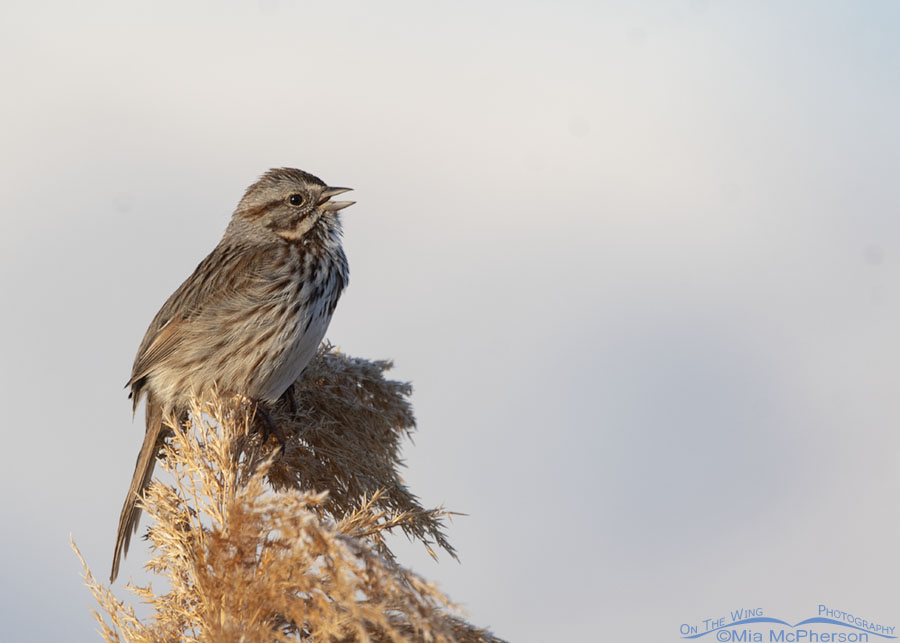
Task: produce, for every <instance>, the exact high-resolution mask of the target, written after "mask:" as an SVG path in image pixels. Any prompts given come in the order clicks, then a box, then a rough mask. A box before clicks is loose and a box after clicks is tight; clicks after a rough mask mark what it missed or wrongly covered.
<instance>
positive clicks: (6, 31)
mask: <svg viewBox="0 0 900 643" xmlns="http://www.w3.org/2000/svg"><path fill="white" fill-rule="evenodd" d="M898 32H900V8H898V5H897V4H896V3H893V2H867V3H851V2H792V3H775V2H768V3H761V2H753V3H750V2H744V3H739V2H734V1H731V2H713V1H710V2H701V1H684V2H675V1H673V2H667V3H664V2H639V3H633V2H609V3H586V2H529V3H489V4H485V3H475V2H456V3H416V2H406V3H399V2H380V3H362V2H357V3H327V4H326V3H310V5H309V6H307V5H305V4H303V3H293V2H286V1H275V0H268V1H263V2H258V3H252V2H251V3H222V2H202V3H201V2H196V3H175V2H166V1H163V2H155V3H142V4H131V3H123V2H109V3H102V2H93V1H87V2H81V3H77V4H76V3H62V2H57V3H31V2H28V3H26V2H6V3H4V5H3V7H2V8H0V78H2V79H3V94H4V97H5V100H3V101H2V102H0V149H2V152H0V172H2V174H3V176H4V177H5V180H4V181H2V182H0V211H2V212H3V214H2V215H0V267H2V270H0V288H2V292H3V293H4V294H5V295H6V302H7V306H6V308H5V311H6V314H5V315H4V316H3V320H2V322H0V324H2V326H0V328H2V330H3V331H4V332H3V333H2V337H4V338H5V339H4V341H3V355H4V363H5V367H3V368H2V369H0V402H2V403H3V407H4V413H5V415H6V417H7V430H6V433H7V439H6V458H5V461H6V465H5V466H4V467H3V468H2V469H0V489H2V490H3V491H2V493H3V506H4V511H5V514H6V518H5V519H4V520H3V525H4V526H3V527H2V529H0V568H2V569H3V570H4V574H3V577H4V581H3V582H2V583H0V604H3V605H4V606H5V609H4V614H5V619H4V632H5V634H6V635H7V636H8V637H9V638H10V639H11V640H13V639H15V640H23V639H32V640H71V641H91V640H97V637H96V635H95V634H94V633H93V631H94V624H93V621H92V619H91V616H90V614H89V611H88V608H87V605H88V604H89V603H90V597H89V595H88V593H87V591H86V590H85V589H84V588H83V587H82V586H81V584H80V579H79V576H78V574H79V567H78V564H77V561H76V559H75V558H74V556H73V555H72V554H71V552H70V551H69V549H68V544H67V541H68V534H69V533H72V534H73V535H74V537H75V539H76V540H77V542H78V543H79V545H80V547H81V549H82V551H83V553H84V554H85V556H86V557H87V559H88V561H89V562H90V563H91V565H92V566H93V567H94V569H95V571H97V572H98V573H100V574H101V575H102V574H105V572H106V570H107V569H108V565H109V561H110V555H111V552H112V545H113V541H114V529H115V525H116V519H117V517H118V511H119V508H120V504H121V500H122V495H123V494H124V492H125V488H126V485H127V483H128V481H129V477H130V475H131V469H132V465H133V462H134V457H135V454H136V453H137V449H138V447H139V444H140V440H141V431H142V423H141V422H140V421H137V422H135V423H132V420H131V413H130V404H129V402H128V401H127V399H126V396H125V392H124V391H123V389H122V386H123V384H124V382H125V380H126V379H127V375H128V373H129V370H130V366H131V361H132V359H133V357H134V352H135V350H136V348H137V344H138V342H139V341H140V338H141V337H142V335H143V332H144V330H145V328H146V326H147V323H148V322H149V320H150V319H151V317H152V316H153V314H154V313H155V312H156V310H157V309H158V307H159V306H160V305H161V303H162V302H163V301H164V300H165V298H166V297H167V296H168V294H169V293H170V292H171V291H172V290H173V289H174V288H175V287H176V286H177V285H178V284H179V283H180V282H181V280H183V279H184V278H185V277H186V276H187V275H188V274H189V273H190V271H191V270H192V269H193V267H194V266H195V265H196V264H197V263H198V262H199V260H200V259H202V258H203V256H204V255H205V254H206V253H207V252H208V251H209V250H210V249H211V248H212V247H213V246H214V244H215V243H216V241H217V240H218V238H219V237H220V235H221V234H222V231H223V230H224V228H225V225H226V222H227V219H228V216H229V215H230V212H231V210H232V209H233V207H234V205H235V204H236V202H237V200H238V198H239V197H240V195H241V193H242V191H243V189H244V188H245V187H246V186H247V185H248V184H249V183H251V182H252V181H253V180H254V179H255V178H256V176H258V175H259V174H260V173H262V172H263V171H265V170H266V169H268V168H269V167H276V166H282V165H289V166H295V167H300V168H302V169H305V170H307V171H310V172H312V173H314V174H316V175H318V176H320V177H321V178H323V179H324V180H325V181H328V182H331V183H334V184H338V185H348V186H352V187H354V188H355V189H356V191H355V193H354V195H355V198H356V200H357V201H358V205H356V206H354V207H353V208H352V209H350V210H348V211H347V214H346V217H345V222H346V225H345V230H346V235H345V236H346V248H347V253H348V255H349V259H350V266H351V284H350V288H349V290H348V291H347V293H346V295H345V297H344V299H343V300H342V302H341V305H340V307H339V309H338V311H337V314H336V316H335V319H334V322H333V324H332V327H331V330H330V332H329V337H330V339H331V340H332V341H333V342H335V343H336V344H338V345H339V346H340V347H341V348H343V349H344V350H345V351H347V352H349V353H351V354H354V355H361V356H365V357H371V358H393V359H394V360H395V362H396V365H397V369H396V376H397V377H400V378H403V379H409V380H412V381H413V383H414V385H415V395H414V398H413V402H414V405H415V408H416V411H417V415H418V418H419V422H420V430H419V432H418V433H417V435H416V438H415V440H416V444H415V446H414V447H410V448H408V449H407V450H406V457H407V461H408V464H409V471H408V482H409V483H410V485H411V487H412V488H413V489H414V490H415V491H416V492H418V494H419V495H420V496H421V498H422V499H423V501H424V502H425V503H426V504H438V503H442V502H443V503H446V505H447V506H448V507H450V508H452V509H454V510H457V511H461V512H464V513H467V514H469V515H468V516H467V517H461V518H458V519H456V520H455V521H454V523H453V524H452V526H451V528H450V537H451V540H452V542H454V544H455V545H456V546H457V548H458V549H459V552H460V556H461V560H462V563H461V564H456V563H454V562H453V561H451V560H442V561H441V562H440V563H439V564H435V563H432V562H430V561H429V559H428V558H427V556H425V555H424V554H423V553H422V552H421V551H420V550H419V549H417V548H410V547H408V546H407V545H405V544H404V543H403V542H402V541H400V540H398V548H399V550H400V551H401V557H402V558H403V559H404V561H405V562H407V563H408V564H409V565H410V566H412V567H413V568H414V569H416V570H418V571H419V572H420V573H422V574H423V575H424V576H426V577H427V578H429V579H432V580H435V581H438V582H439V583H440V584H441V586H442V587H443V588H444V589H445V590H446V591H447V592H448V593H449V594H450V595H451V597H452V598H454V599H455V600H457V601H459V602H461V603H463V604H464V605H466V606H467V608H468V610H469V613H470V616H471V619H472V620H473V621H474V622H475V623H478V624H482V625H488V626H491V627H493V628H494V629H495V631H496V633H497V634H498V635H500V636H503V637H504V638H508V639H510V640H511V641H516V642H525V641H546V642H555V641H561V640H617V641H641V642H643V641H648V642H649V641H653V642H658V641H667V640H676V638H677V637H678V636H679V632H678V627H679V625H680V624H681V623H683V622H697V621H700V620H702V619H703V618H709V617H712V616H716V615H719V614H724V613H727V612H728V611H729V610H731V609H735V608H737V607H746V606H751V605H752V606H762V607H763V608H764V609H765V610H766V612H767V614H769V615H773V616H775V617H777V618H783V619H785V620H788V621H792V622H796V621H799V620H801V619H803V618H808V617H810V616H813V615H814V610H815V607H816V605H818V604H819V603H823V602H824V603H829V604H833V605H836V606H840V607H841V608H843V609H847V610H855V611H857V612H860V613H864V614H865V615H866V616H868V618H870V619H876V620H881V621H884V622H888V623H890V624H896V625H900V610H898V608H897V605H898V604H900V601H898V599H900V595H898V591H897V589H896V581H895V579H896V578H897V576H898V574H900V554H898V547H897V543H898V541H900V519H898V510H897V508H896V507H897V505H898V492H900V472H898V471H897V467H896V462H897V454H898V452H900V438H898V433H897V430H896V427H897V424H898V419H900V395H898V394H897V382H898V381H900V377H898V376H900V372H898V370H900V369H898V364H900V341H898V328H900V298H898V288H897V284H898V279H900V262H898V258H900V253H898V250H900V246H898V238H900V216H898V215H900V181H897V179H896V172H897V167H898V164H900V124H898V117H897V114H900V44H898V39H897V37H896V34H897V33H898ZM145 559H146V552H145V551H143V550H142V549H141V547H140V546H137V547H135V548H133V550H132V552H131V555H130V556H129V557H128V559H127V560H126V562H125V565H124V567H123V572H122V577H123V578H124V579H127V578H128V576H130V575H134V576H135V578H143V576H142V572H141V571H140V568H141V564H142V562H143V560H145ZM123 584H124V583H121V584H117V586H116V587H117V588H119V589H121V587H122V585H123ZM567 637H568V639H567Z"/></svg>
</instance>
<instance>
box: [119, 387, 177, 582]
mask: <svg viewBox="0 0 900 643" xmlns="http://www.w3.org/2000/svg"><path fill="white" fill-rule="evenodd" d="M146 414H147V431H146V433H145V434H144V444H143V445H141V451H140V453H138V457H137V462H136V463H135V465H134V476H133V477H132V478H131V487H130V488H129V489H128V495H127V496H125V504H124V505H122V514H121V515H120V516H119V533H118V534H117V535H116V550H115V553H114V554H113V563H112V571H111V572H110V574H109V582H111V583H112V582H114V581H115V580H116V576H118V575H119V563H120V562H121V560H122V556H123V555H125V554H127V553H128V544H129V543H130V542H131V535H132V534H133V533H135V532H136V531H137V529H138V521H139V520H140V518H141V508H140V507H139V506H138V505H137V502H138V500H139V499H140V498H141V497H142V496H143V494H144V490H145V489H146V488H147V485H149V484H150V478H151V477H152V476H153V467H154V466H155V465H156V456H157V454H158V453H159V447H160V446H161V444H162V441H163V439H164V438H165V434H164V433H163V409H162V407H161V406H160V405H159V404H156V403H154V401H153V396H152V395H151V394H148V395H147V409H146Z"/></svg>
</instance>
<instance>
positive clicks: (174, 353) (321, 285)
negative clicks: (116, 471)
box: [110, 168, 354, 581]
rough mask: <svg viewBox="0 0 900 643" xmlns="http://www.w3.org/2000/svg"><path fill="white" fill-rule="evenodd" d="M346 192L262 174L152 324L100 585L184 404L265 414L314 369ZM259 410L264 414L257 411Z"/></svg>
mask: <svg viewBox="0 0 900 643" xmlns="http://www.w3.org/2000/svg"><path fill="white" fill-rule="evenodd" d="M347 191H349V188H334V187H328V186H326V185H325V184H324V183H323V182H322V181H320V180H319V179H318V178H316V177H314V176H312V175H311V174H307V173H306V172H302V171H300V170H295V169H290V168H281V169H273V170H269V171H268V172H267V173H266V174H265V175H263V176H262V178H260V179H259V181H257V182H256V183H254V184H253V185H251V186H250V187H249V188H247V191H246V192H245V193H244V196H243V198H242V199H241V201H240V203H239V204H238V206H237V209H236V210H235V211H234V214H233V215H232V217H231V222H230V223H229V225H228V228H227V229H226V231H225V235H224V236H223V237H222V240H221V241H220V242H219V245H217V246H216V247H215V249H214V250H213V251H212V252H211V253H210V254H209V256H208V257H206V259H204V260H203V261H202V262H200V265H199V266H197V269H196V270H195V271H194V273H193V274H192V275H191V276H190V277H188V279H187V281H185V282H184V283H183V284H181V286H180V287H179V288H178V290H176V291H175V292H174V293H173V294H172V296H171V297H169V299H168V301H166V303H165V304H164V305H163V307H162V308H161V309H160V311H159V312H158V313H157V314H156V317H154V318H153V321H152V322H151V323H150V328H148V329H147V333H146V335H144V340H143V341H142V342H141V346H140V348H139V349H138V353H137V357H136V358H135V360H134V366H133V368H132V372H131V379H130V380H129V382H128V385H129V386H131V397H132V398H133V400H134V406H135V408H136V407H137V404H138V402H139V401H140V399H141V397H142V396H143V395H144V394H146V397H147V407H146V434H145V436H144V443H143V445H142V446H141V451H140V453H139V454H138V458H137V463H136V464H135V469H134V477H133V478H132V480H131V488H130V489H129V490H128V495H127V496H126V498H125V504H124V506H123V507H122V514H121V516H120V517H119V530H118V535H117V537H116V548H115V553H114V555H113V564H112V572H111V573H110V581H114V580H115V579H116V576H117V575H118V572H119V562H120V560H121V557H122V555H123V554H124V553H127V551H128V544H129V541H130V540H131V535H132V533H133V532H135V531H137V526H138V520H139V519H140V513H141V512H140V508H139V507H138V506H137V505H136V503H137V501H138V499H139V498H140V497H141V496H142V494H143V493H144V490H145V489H146V487H147V485H148V484H149V482H150V477H151V475H152V474H153V467H154V464H155V462H156V458H157V455H158V451H159V448H160V446H161V445H162V441H163V439H164V438H165V432H164V430H163V419H164V417H168V416H173V417H183V416H184V415H185V412H186V411H185V409H186V408H187V406H188V401H189V399H190V397H191V395H196V396H201V397H202V396H203V395H205V394H208V393H210V392H211V391H213V390H215V391H218V392H220V393H231V394H236V395H241V396H244V397H245V398H247V399H249V400H252V401H253V402H255V403H257V404H266V403H273V402H275V401H277V400H278V398H279V397H281V395H282V394H283V393H284V392H285V390H286V389H287V388H288V387H289V386H290V385H291V384H292V383H293V382H294V381H295V380H296V379H297V377H298V376H299V375H300V373H301V372H302V371H303V369H304V368H305V367H306V365H307V364H308V363H309V360H310V359H311V358H312V356H313V354H314V353H315V351H316V348H317V347H318V345H319V342H321V341H322V338H323V337H324V335H325V330H326V329H327V328H328V323H329V322H330V321H331V315H332V313H333V312H334V308H335V306H336V305H337V302H338V299H339V298H340V296H341V291H342V290H343V289H344V287H345V286H346V285H347V280H348V276H349V272H348V268H347V257H346V256H345V255H344V250H343V248H342V247H341V223H340V219H339V215H338V211H339V210H342V209H343V208H346V207H347V206H349V205H352V204H353V203H354V202H353V201H331V200H330V199H331V197H333V196H336V195H338V194H342V193H344V192H347ZM260 410H261V411H262V412H263V413H265V409H264V407H260Z"/></svg>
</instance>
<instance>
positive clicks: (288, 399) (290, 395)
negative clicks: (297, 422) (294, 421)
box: [281, 384, 297, 415]
mask: <svg viewBox="0 0 900 643" xmlns="http://www.w3.org/2000/svg"><path fill="white" fill-rule="evenodd" d="M281 399H282V400H284V403H285V404H286V405H287V407H288V411H290V412H291V415H297V397H296V396H295V395H294V385H293V384H291V385H290V386H288V387H287V388H286V389H285V391H284V393H282V394H281Z"/></svg>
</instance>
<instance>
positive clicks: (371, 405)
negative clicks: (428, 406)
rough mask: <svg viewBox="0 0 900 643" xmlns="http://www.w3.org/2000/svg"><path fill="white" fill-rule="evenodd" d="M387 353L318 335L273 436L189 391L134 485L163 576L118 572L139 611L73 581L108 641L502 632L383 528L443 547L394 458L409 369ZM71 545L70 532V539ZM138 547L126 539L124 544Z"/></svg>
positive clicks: (409, 637)
mask: <svg viewBox="0 0 900 643" xmlns="http://www.w3.org/2000/svg"><path fill="white" fill-rule="evenodd" d="M390 366H391V364H390V363H389V362H373V361H368V360H364V359H358V358H352V357H348V356H346V355H343V354H341V353H339V352H337V351H335V350H334V349H333V348H331V347H330V346H324V347H323V348H322V349H320V351H319V353H318V354H317V356H316V357H315V359H314V360H313V361H312V362H311V364H310V366H309V367H308V368H307V370H306V371H305V372H304V374H303V376H302V377H301V378H300V379H299V380H298V381H297V382H296V383H295V385H294V399H295V400H296V401H297V403H296V404H292V403H290V400H285V401H284V403H283V404H281V405H280V406H279V408H277V409H276V413H275V418H276V421H277V422H278V425H279V427H280V428H281V430H282V431H283V432H284V434H285V435H284V437H285V448H284V452H283V453H279V451H278V449H277V446H276V445H275V440H274V439H273V440H270V441H269V442H268V443H267V444H265V445H263V444H260V438H259V433H258V432H257V431H255V430H253V426H254V423H253V410H252V408H249V407H248V406H247V405H242V404H240V403H238V402H235V401H233V400H223V399H213V400H209V401H199V400H198V401H196V402H195V404H194V406H193V408H192V410H191V417H192V420H191V422H190V426H187V427H184V428H183V430H175V431H174V432H173V435H172V436H171V437H170V438H169V439H168V440H167V442H166V444H165V446H164V448H163V453H162V458H161V467H162V468H163V469H164V470H165V471H166V472H168V474H169V477H170V478H171V480H172V484H163V483H162V482H160V481H159V480H154V481H153V482H152V483H151V485H150V487H149V489H148V490H147V493H146V496H145V498H144V500H143V503H142V504H143V508H144V512H145V515H146V516H147V517H148V519H149V522H150V523H151V525H152V526H151V527H150V528H149V530H148V535H147V538H148V540H149V541H150V544H151V551H152V557H151V559H150V561H149V562H148V563H147V565H146V566H147V569H149V570H150V571H153V572H155V573H157V574H159V575H161V576H162V577H164V578H165V579H166V580H167V581H168V585H169V589H168V591H166V592H164V593H156V592H154V590H153V589H152V587H151V586H150V585H148V586H142V587H137V586H133V585H129V586H128V589H130V590H131V591H132V592H133V593H134V594H135V595H136V596H137V597H138V598H139V599H141V600H142V601H144V602H145V603H147V604H149V605H150V607H151V608H152V614H151V616H150V617H149V618H147V619H144V620H141V619H140V618H138V616H137V615H136V613H135V610H134V608H133V606H131V605H128V604H126V603H125V602H124V601H122V600H120V599H119V598H117V597H116V596H115V595H114V594H113V593H112V591H111V589H110V588H109V587H108V586H105V585H103V584H101V583H99V582H98V581H97V580H96V579H95V578H94V576H93V574H92V573H91V571H90V569H89V568H88V566H87V564H86V563H85V561H84V559H83V558H81V554H80V552H78V550H77V547H76V548H75V550H76V553H77V554H78V556H79V558H81V561H82V564H83V566H84V578H85V582H86V584H87V585H88V587H89V588H90V590H91V592H92V593H93V595H94V598H95V599H96V601H97V603H98V604H99V606H100V610H99V611H97V610H95V611H94V615H95V617H96V619H97V621H98V623H99V624H100V634H101V635H102V637H103V638H104V639H105V640H106V641H129V642H145V641H146V642H149V641H196V642H211V641H216V642H229V641H241V642H246V643H253V642H256V641H259V642H263V641H265V642H266V643H269V642H271V641H340V642H342V643H350V642H355V641H360V642H363V641H371V642H372V643H380V642H383V641H384V642H386V641H435V642H443V641H458V642H460V643H465V642H476V641H478V642H491V641H500V639H497V638H495V637H493V636H492V635H491V634H490V633H489V632H487V631H485V630H483V629H480V628H477V627H474V626H472V625H470V624H468V623H466V622H465V621H464V620H462V619H461V618H460V617H458V616H456V615H455V614H454V612H455V611H456V607H455V606H454V605H453V604H452V603H451V602H450V601H449V600H448V599H447V597H445V596H444V595H443V594H442V593H441V592H440V591H438V590H437V588H436V587H435V586H434V585H432V584H429V583H427V582H425V581H424V580H423V579H421V578H420V577H419V576H417V575H416V574H414V573H412V572H411V571H409V570H407V569H405V568H403V567H402V566H401V565H399V564H398V563H397V561H396V560H395V558H394V556H393V554H392V553H391V551H390V549H389V548H388V545H387V543H386V542H385V540H384V534H385V532H388V531H391V530H394V529H399V530H402V531H403V532H405V533H406V534H407V535H408V536H409V537H411V538H414V539H417V540H419V541H421V542H422V543H423V544H424V545H425V546H426V547H427V548H428V550H429V552H431V553H432V555H434V550H433V548H432V546H434V545H436V546H438V547H440V548H441V549H444V550H445V551H446V552H448V553H449V554H450V555H452V556H455V554H454V552H453V549H452V547H451V546H450V544H449V543H448V542H447V539H446V535H445V533H444V530H443V519H444V517H445V516H446V515H447V512H445V511H443V510H442V509H425V508H423V507H422V506H421V505H420V504H419V502H418V500H417V498H416V497H415V496H414V495H413V494H412V493H410V491H409V490H408V489H407V488H406V486H405V485H404V484H403V482H402V479H401V478H400V476H399V474H398V467H399V465H400V458H399V449H400V445H401V443H402V440H403V438H404V437H405V436H406V435H407V434H408V433H409V432H410V431H411V430H412V429H413V428H414V427H415V419H414V417H413V414H412V409H411V407H410V404H409V402H408V396H409V394H410V392H411V389H410V387H409V385H408V384H404V383H401V382H395V381H391V380H388V379H386V378H385V376H384V372H385V371H386V370H387V369H389V368H390ZM73 547H75V545H74V543H73ZM135 553H136V552H135Z"/></svg>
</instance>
